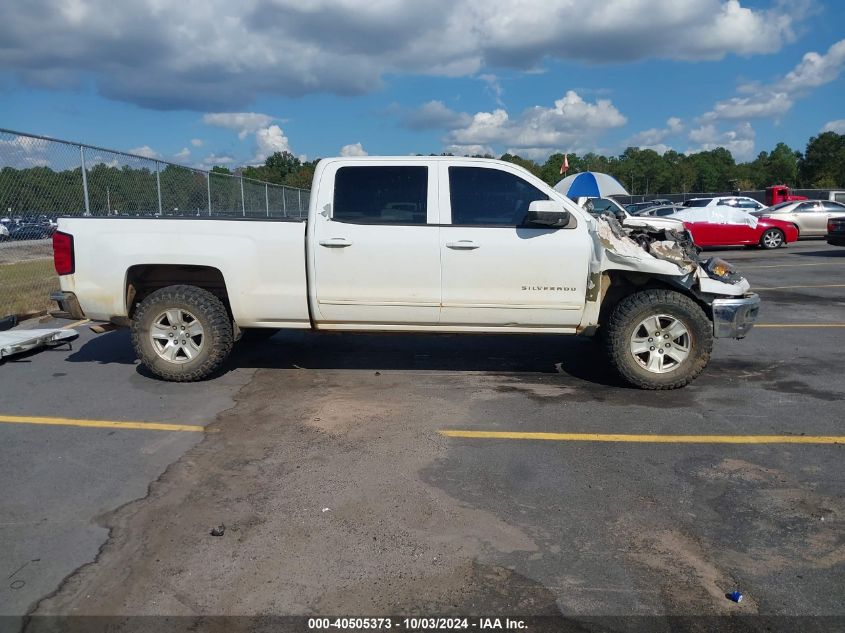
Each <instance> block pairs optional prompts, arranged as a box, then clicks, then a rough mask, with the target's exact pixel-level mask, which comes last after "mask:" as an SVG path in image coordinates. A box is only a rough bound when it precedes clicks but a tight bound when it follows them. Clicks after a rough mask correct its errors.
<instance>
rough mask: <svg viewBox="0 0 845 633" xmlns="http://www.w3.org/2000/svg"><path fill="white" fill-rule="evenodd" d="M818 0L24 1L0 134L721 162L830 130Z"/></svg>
mask: <svg viewBox="0 0 845 633" xmlns="http://www.w3.org/2000/svg"><path fill="white" fill-rule="evenodd" d="M842 24H845V3H842V2H839V1H835V0H828V1H826V2H825V1H822V0H793V1H791V2H785V1H776V2H763V1H756V2H748V1H745V2H738V1H737V0H724V1H723V0H673V1H671V2H670V1H669V0H606V1H605V2H594V1H593V0H590V1H585V0H559V1H558V2H555V1H554V0H543V1H540V0H518V1H517V0H514V1H512V2H502V3H491V2H489V0H483V1H482V0H463V1H461V0H458V1H455V2H447V1H445V0H442V1H441V0H432V1H431V2H425V3H420V2H400V1H398V0H371V1H369V2H366V3H363V2H361V1H360V0H310V1H309V2H301V1H300V0H297V1H293V0H244V1H243V2H239V3H232V2H219V1H218V0H207V1H205V2H199V1H198V0H186V1H184V2H180V3H178V5H170V6H168V7H167V8H163V5H161V3H159V2H157V1H155V0H136V1H134V2H132V3H131V4H130V3H128V2H116V1H114V0H112V1H110V2H106V1H88V0H63V1H59V0H29V1H28V2H22V1H21V2H7V3H3V4H2V5H0V41H2V42H3V43H4V46H3V47H2V48H0V127H5V128H10V129H15V130H20V131H27V132H33V133H37V134H44V135H48V136H55V137H58V138H66V139H72V140H78V141H83V142H87V143H91V144H94V145H101V146H105V147H113V148H116V149H121V150H134V151H136V152H138V153H142V154H145V155H151V156H157V157H160V158H162V159H166V160H173V161H176V162H182V163H185V164H189V165H196V166H203V167H209V166H211V165H213V164H226V165H229V166H237V165H243V164H252V163H256V162H261V161H262V160H263V158H264V157H265V156H266V155H268V154H269V153H271V152H273V151H278V150H289V151H291V152H293V153H294V154H296V155H301V156H307V157H308V158H314V157H318V156H330V155H337V154H339V153H345V154H356V153H359V154H360V153H364V152H366V153H369V154H371V155H373V154H408V153H416V152H422V153H428V152H441V151H453V152H455V153H476V152H487V151H489V152H492V153H494V154H500V153H502V152H504V151H511V152H513V153H518V154H520V155H523V156H527V157H530V158H534V159H536V160H539V161H543V160H545V158H546V157H547V156H548V155H549V154H551V153H553V152H557V151H560V152H578V153H584V152H586V151H597V152H601V153H605V154H616V153H620V152H621V151H622V150H624V148H625V147H626V146H628V145H638V146H640V147H652V148H654V149H656V150H657V151H660V152H662V151H665V150H666V149H667V148H672V149H675V150H678V151H682V152H683V151H697V150H700V149H711V148H713V147H717V146H724V147H727V148H728V149H730V150H731V151H732V152H733V153H734V155H735V156H736V157H737V159H739V160H747V159H750V158H753V157H754V156H756V154H757V153H758V152H759V151H762V150H770V149H771V148H772V147H774V145H775V144H776V143H777V142H779V141H784V142H786V143H788V144H789V145H790V146H792V147H793V148H796V149H799V150H803V149H804V147H805V145H806V142H807V140H808V138H809V137H810V136H813V135H816V134H818V133H819V132H820V131H822V130H823V129H833V130H835V131H838V132H840V133H845V90H843V78H842V69H843V67H845V39H843V31H842V28H841V27H842Z"/></svg>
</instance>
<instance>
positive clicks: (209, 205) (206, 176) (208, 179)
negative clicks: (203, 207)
mask: <svg viewBox="0 0 845 633" xmlns="http://www.w3.org/2000/svg"><path fill="white" fill-rule="evenodd" d="M205 182H206V185H207V187H208V216H209V217H211V172H208V173H207V174H206V175H205Z"/></svg>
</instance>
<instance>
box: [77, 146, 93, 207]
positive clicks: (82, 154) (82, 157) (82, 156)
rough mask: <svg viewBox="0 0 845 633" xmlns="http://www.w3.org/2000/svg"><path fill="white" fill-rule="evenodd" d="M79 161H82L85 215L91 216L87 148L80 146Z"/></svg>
mask: <svg viewBox="0 0 845 633" xmlns="http://www.w3.org/2000/svg"><path fill="white" fill-rule="evenodd" d="M79 159H80V160H81V161H82V194H83V195H84V196H85V215H91V203H90V202H89V201H88V174H87V173H86V170H85V148H84V147H82V146H81V145H80V146H79Z"/></svg>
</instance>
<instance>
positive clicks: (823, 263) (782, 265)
mask: <svg viewBox="0 0 845 633" xmlns="http://www.w3.org/2000/svg"><path fill="white" fill-rule="evenodd" d="M836 263H838V262H818V263H813V264H760V265H756V266H755V265H751V266H740V268H742V270H748V269H749V268H801V267H803V266H831V265H833V264H836Z"/></svg>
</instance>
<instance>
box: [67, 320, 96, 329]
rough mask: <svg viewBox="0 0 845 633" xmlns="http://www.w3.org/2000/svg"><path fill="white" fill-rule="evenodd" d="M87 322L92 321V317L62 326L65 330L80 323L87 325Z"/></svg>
mask: <svg viewBox="0 0 845 633" xmlns="http://www.w3.org/2000/svg"><path fill="white" fill-rule="evenodd" d="M86 323H91V319H82V320H81V321H77V322H76V323H71V324H70V325H65V326H64V327H62V329H63V330H72V329H73V328H75V327H79V326H80V325H85V324H86Z"/></svg>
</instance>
